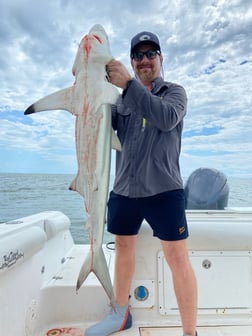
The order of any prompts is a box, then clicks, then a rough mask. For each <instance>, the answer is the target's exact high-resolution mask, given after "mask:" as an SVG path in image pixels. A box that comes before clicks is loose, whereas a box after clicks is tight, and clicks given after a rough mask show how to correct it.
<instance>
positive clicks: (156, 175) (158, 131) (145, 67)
mask: <svg viewBox="0 0 252 336" xmlns="http://www.w3.org/2000/svg"><path fill="white" fill-rule="evenodd" d="M130 56H131V65H132V68H133V70H134V73H135V77H136V78H132V76H131V75H130V73H129V72H128V70H127V69H126V68H125V66H124V65H123V64H122V63H120V62H119V61H116V60H113V61H111V62H110V63H109V64H108V65H107V72H108V75H109V78H110V81H111V83H113V84H114V85H116V86H118V87H119V88H121V89H123V92H122V95H121V97H120V99H119V101H118V102H117V104H116V106H113V108H112V115H113V120H112V123H113V127H114V129H115V130H117V135H118V137H119V139H120V141H121V144H122V151H121V152H120V153H117V158H116V178H115V182H114V188H113V191H111V193H110V198H109V202H108V231H109V232H111V233H113V234H115V244H116V260H115V296H116V309H115V310H113V309H111V312H110V314H109V315H108V316H107V317H106V318H105V319H104V320H102V321H101V322H99V323H97V324H95V325H94V326H91V327H90V328H88V329H87V330H86V332H85V335H86V336H106V335H110V334H111V333H114V332H116V331H120V330H125V329H128V328H130V327H131V325H132V316H131V313H130V308H129V302H128V301H129V292H130V286H131V280H132V277H133V274H134V265H135V259H134V256H135V248H136V242H137V234H138V231H139V228H140V226H141V223H142V221H143V219H146V221H147V222H148V223H149V225H150V226H151V228H152V229H153V235H154V236H156V237H158V238H159V239H160V242H161V245H162V248H163V251H164V255H165V258H166V261H167V263H168V265H169V267H170V269H171V272H172V277H173V284H174V290H175V294H176V298H177V302H178V307H179V310H180V316H181V321H182V326H183V333H184V336H185V335H187V336H195V335H197V332H196V329H195V328H196V315H197V284H196V279H195V275H194V272H193V269H192V267H191V263H190V261H189V257H188V250H187V246H186V238H187V237H188V229H187V223H186V217H185V208H184V207H185V199H184V191H183V182H182V179H181V175H180V168H179V155H180V148H181V133H182V127H183V118H184V116H185V114H186V104H187V97H186V93H185V90H184V89H183V87H181V86H179V85H177V84H174V83H170V82H165V81H164V80H163V79H162V77H161V69H162V62H163V56H162V53H161V48H160V43H159V39H158V37H157V36H156V35H155V34H153V33H151V32H141V33H139V34H137V35H136V36H134V37H133V38H132V40H131V50H130Z"/></svg>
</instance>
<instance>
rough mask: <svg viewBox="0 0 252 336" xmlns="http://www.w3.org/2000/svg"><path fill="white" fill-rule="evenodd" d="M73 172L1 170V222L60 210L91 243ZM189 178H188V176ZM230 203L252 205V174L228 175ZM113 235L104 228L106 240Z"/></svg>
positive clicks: (74, 232)
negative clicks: (45, 172) (15, 172)
mask: <svg viewBox="0 0 252 336" xmlns="http://www.w3.org/2000/svg"><path fill="white" fill-rule="evenodd" d="M73 178H74V175H64V174H11V173H0V223H4V222H8V221H11V220H15V219H18V218H21V217H25V216H29V215H32V214H35V213H38V212H42V211H49V210H57V211H62V212H63V213H65V214H66V215H67V216H68V217H69V218H70V220H71V232H72V235H73V238H74V241H75V242H76V243H88V240H89V239H88V233H87V231H86V230H85V210H84V203H83V199H82V197H81V196H80V195H79V194H78V193H77V192H74V191H70V190H69V189H68V187H69V185H70V183H71V181H72V180H73ZM185 181H186V179H185ZM228 185H229V190H230V191H229V202H228V206H229V207H252V178H233V177H232V178H228ZM111 239H112V236H111V235H110V234H108V233H107V232H106V230H105V236H104V241H105V242H108V241H110V240H111Z"/></svg>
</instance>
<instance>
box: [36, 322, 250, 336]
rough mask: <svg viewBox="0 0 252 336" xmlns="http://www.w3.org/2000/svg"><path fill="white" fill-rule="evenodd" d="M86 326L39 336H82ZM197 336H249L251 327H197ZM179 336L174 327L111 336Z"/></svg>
mask: <svg viewBox="0 0 252 336" xmlns="http://www.w3.org/2000/svg"><path fill="white" fill-rule="evenodd" d="M86 327H87V326H86V325H80V326H79V327H78V328H76V329H70V328H65V330H63V329H61V331H60V329H56V328H55V329H53V330H51V331H50V332H49V333H47V334H43V335H41V336H84V331H83V330H85V328H86ZM197 332H198V336H227V335H228V336H251V335H252V327H251V326H221V327H198V328H197ZM119 335H120V336H181V328H176V327H137V326H133V327H132V328H130V329H128V330H125V331H120V332H117V333H114V334H113V336H119Z"/></svg>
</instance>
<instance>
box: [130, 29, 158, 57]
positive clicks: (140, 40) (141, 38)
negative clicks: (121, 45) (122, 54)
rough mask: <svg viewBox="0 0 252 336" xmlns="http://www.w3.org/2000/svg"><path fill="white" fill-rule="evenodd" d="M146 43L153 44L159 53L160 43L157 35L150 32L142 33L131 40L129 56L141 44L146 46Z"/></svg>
mask: <svg viewBox="0 0 252 336" xmlns="http://www.w3.org/2000/svg"><path fill="white" fill-rule="evenodd" d="M146 43H150V44H153V45H154V46H155V48H156V49H157V50H160V51H161V48H160V43H159V39H158V37H157V35H155V34H153V33H151V32H147V31H143V32H141V33H138V34H137V35H135V36H134V37H133V38H132V40H131V48H130V54H132V52H133V51H134V49H136V47H138V46H139V45H141V44H146Z"/></svg>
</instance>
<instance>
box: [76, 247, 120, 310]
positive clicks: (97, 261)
mask: <svg viewBox="0 0 252 336" xmlns="http://www.w3.org/2000/svg"><path fill="white" fill-rule="evenodd" d="M91 272H93V273H94V274H95V275H96V276H97V278H98V279H99V281H100V283H101V284H102V287H103V288H104V290H105V292H106V293H107V295H108V297H109V298H110V301H111V303H112V305H113V304H114V302H115V298H114V290H113V285H112V283H111V278H110V274H109V270H108V266H107V262H106V258H105V255H104V252H103V249H102V248H100V249H99V250H97V251H95V252H94V253H93V252H92V251H91V250H90V251H89V253H88V256H87V258H86V260H85V261H84V263H83V265H82V267H81V270H80V273H79V277H78V280H77V284H76V291H78V290H79V289H80V287H81V285H82V284H83V282H84V281H85V280H86V278H87V277H88V275H89V273H91Z"/></svg>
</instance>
